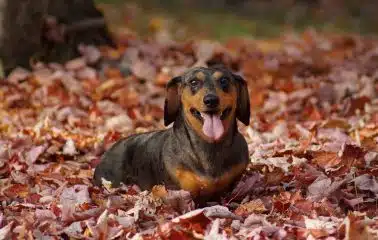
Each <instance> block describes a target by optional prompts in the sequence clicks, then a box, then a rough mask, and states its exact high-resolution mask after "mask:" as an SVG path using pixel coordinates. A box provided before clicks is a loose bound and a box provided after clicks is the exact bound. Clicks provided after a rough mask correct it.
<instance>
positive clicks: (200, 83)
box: [164, 67, 250, 142]
mask: <svg viewBox="0 0 378 240" xmlns="http://www.w3.org/2000/svg"><path fill="white" fill-rule="evenodd" d="M180 109H182V112H183V114H184V117H185V120H186V121H187V123H188V124H189V125H190V126H191V128H192V129H194V130H195V132H196V133H197V134H198V135H200V136H201V137H202V138H203V139H205V140H206V141H208V142H215V141H219V140H221V139H222V137H223V136H224V134H225V133H226V132H227V131H228V129H229V127H230V126H231V125H232V124H233V122H234V119H235V117H236V118H237V119H239V120H240V121H241V122H242V123H244V124H245V125H249V118H250V104H249V95H248V89H247V84H246V82H245V81H244V79H243V78H242V77H240V76H238V75H236V74H233V73H231V72H230V71H228V70H226V69H222V68H202V67H198V68H194V69H191V70H190V71H188V72H187V73H185V74H183V75H182V76H178V77H175V78H173V79H171V80H170V81H169V82H168V84H167V96H166V99H165V105H164V124H165V125H166V126H167V125H169V124H170V123H172V122H174V121H175V119H176V117H177V115H178V114H180Z"/></svg>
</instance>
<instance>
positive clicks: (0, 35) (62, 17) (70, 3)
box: [0, 0, 113, 73]
mask: <svg viewBox="0 0 378 240" xmlns="http://www.w3.org/2000/svg"><path fill="white" fill-rule="evenodd" d="M81 43H83V44H88V45H113V42H112V39H111V38H110V34H109V32H108V30H107V28H106V25H105V21H104V17H103V15H102V13H101V12H100V11H99V10H98V9H96V8H95V5H94V2H93V0H17V1H15V0H0V57H1V60H2V64H3V68H4V70H5V72H6V73H7V72H9V71H10V70H12V69H13V68H15V67H16V66H22V67H29V66H30V62H31V61H33V60H38V61H46V62H50V61H53V62H63V61H66V60H68V59H71V58H74V57H76V56H78V54H79V53H78V50H77V47H78V45H79V44H81Z"/></svg>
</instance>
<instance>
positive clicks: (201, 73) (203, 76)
mask: <svg viewBox="0 0 378 240" xmlns="http://www.w3.org/2000/svg"><path fill="white" fill-rule="evenodd" d="M205 77H206V76H205V74H204V73H203V72H198V73H196V78H198V79H199V80H201V81H205Z"/></svg>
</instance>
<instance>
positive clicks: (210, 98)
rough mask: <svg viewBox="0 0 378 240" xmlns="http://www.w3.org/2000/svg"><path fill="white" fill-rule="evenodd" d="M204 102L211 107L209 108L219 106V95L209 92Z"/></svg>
mask: <svg viewBox="0 0 378 240" xmlns="http://www.w3.org/2000/svg"><path fill="white" fill-rule="evenodd" d="M203 103H205V105H206V107H209V108H215V107H218V105H219V97H218V96H217V95H214V94H207V95H206V96H205V97H204V98H203Z"/></svg>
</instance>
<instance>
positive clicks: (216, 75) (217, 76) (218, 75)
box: [213, 71, 223, 80]
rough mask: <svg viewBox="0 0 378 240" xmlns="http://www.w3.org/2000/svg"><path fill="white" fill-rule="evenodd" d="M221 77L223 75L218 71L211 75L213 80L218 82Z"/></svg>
mask: <svg viewBox="0 0 378 240" xmlns="http://www.w3.org/2000/svg"><path fill="white" fill-rule="evenodd" d="M222 76H223V73H222V72H220V71H216V72H214V73H213V78H214V79H215V80H218V79H219V78H220V77H222Z"/></svg>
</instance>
